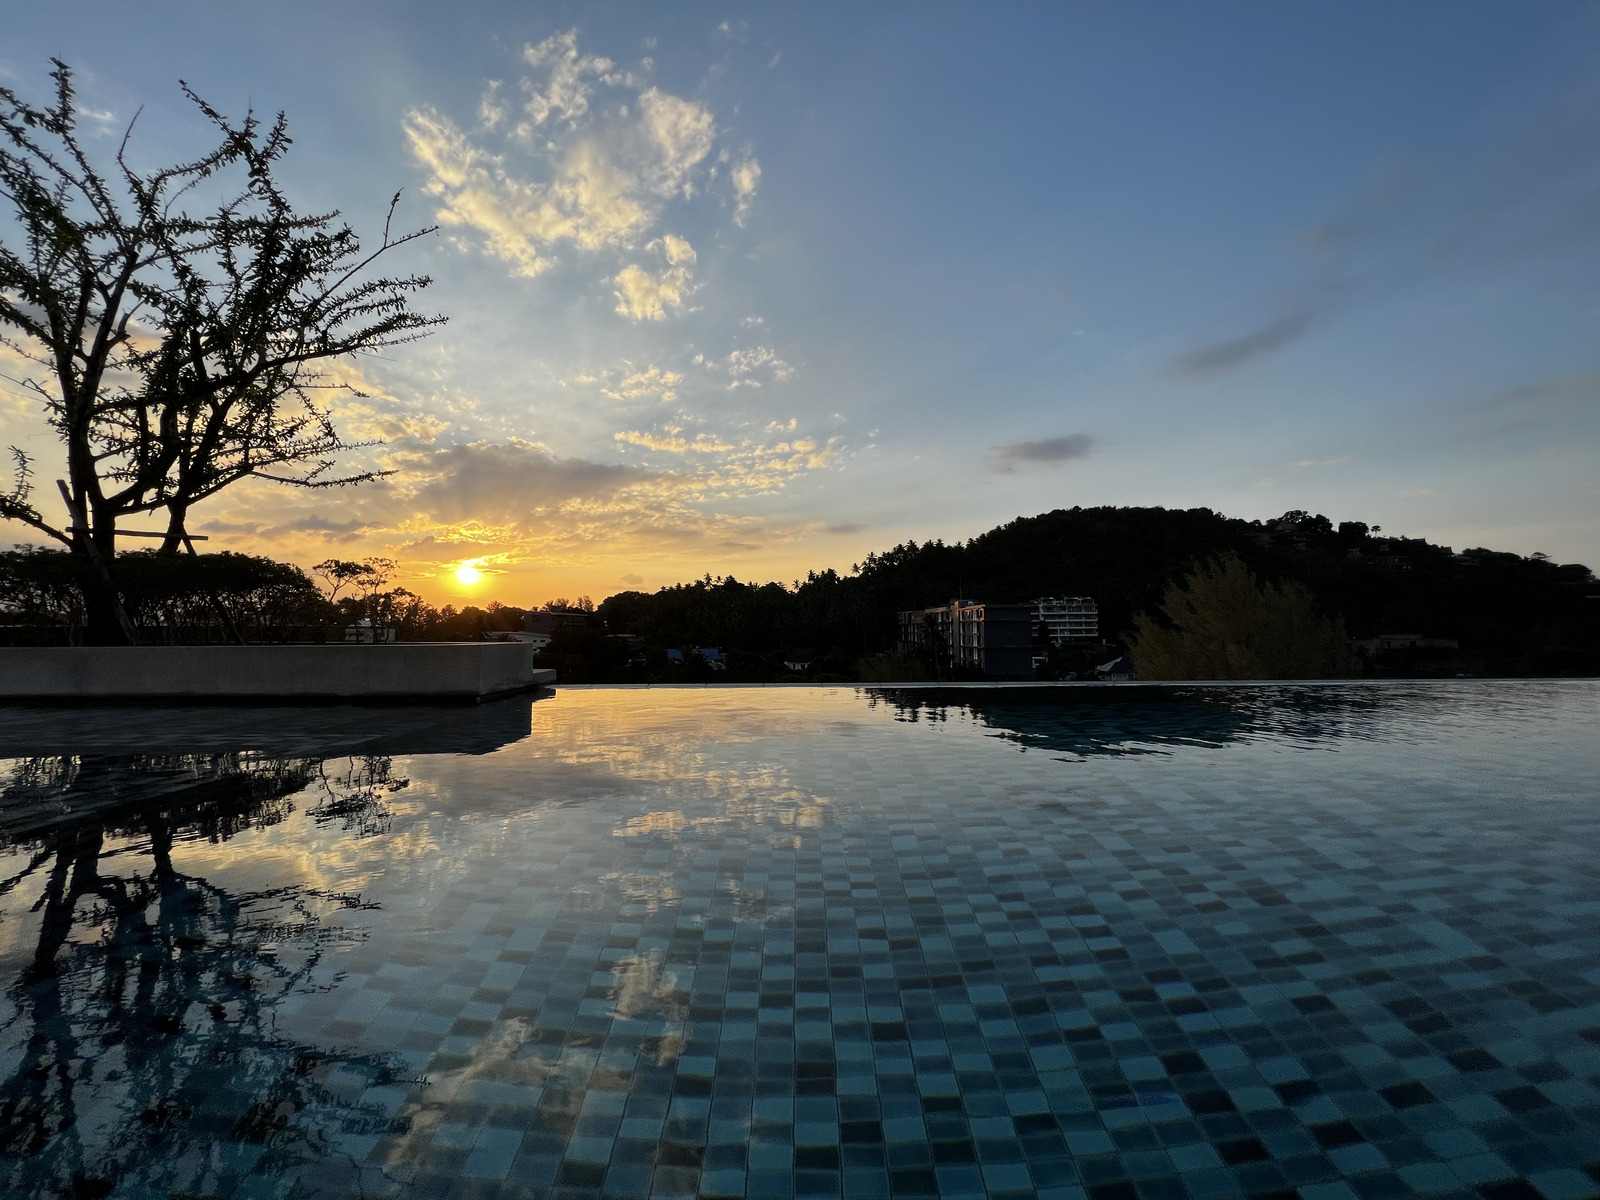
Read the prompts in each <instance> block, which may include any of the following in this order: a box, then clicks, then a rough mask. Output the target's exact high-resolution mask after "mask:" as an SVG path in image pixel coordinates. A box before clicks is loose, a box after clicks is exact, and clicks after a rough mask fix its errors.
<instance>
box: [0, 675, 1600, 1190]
mask: <svg viewBox="0 0 1600 1200" xmlns="http://www.w3.org/2000/svg"><path fill="white" fill-rule="evenodd" d="M1597 734H1600V685H1597V684H1596V683H1594V682H1587V681H1578V682H1531V683H1479V682H1457V683H1438V684H1348V685H1337V686H1334V685H1326V686H1278V687H1173V688H1144V687H1137V688H1114V689H1113V688H1039V689H994V688H962V689H898V690H897V689H884V688H874V689H867V688H850V687H841V688H770V689H760V688H742V689H741V688H723V689H718V688H710V689H659V688H658V689H627V688H593V689H583V688H579V689H562V690H560V691H558V692H555V693H546V694H544V695H542V696H540V697H536V698H530V697H524V698H521V699H516V700H510V701H503V702H500V703H497V704H493V705H485V706H481V707H477V708H466V709H451V710H440V709H423V708H396V709H360V708H328V709H311V708H307V709H278V710H249V709H188V710H184V709H172V710H159V709H122V710H115V709H29V710H16V709H13V710H7V711H5V712H3V713H0V754H3V755H7V756H10V757H8V758H6V759H4V760H3V762H0V788H3V791H0V835H3V836H0V888H3V889H4V890H3V893H0V985H3V986H4V989H5V990H4V993H3V999H0V1172H3V1174H0V1179H4V1180H5V1181H6V1186H7V1188H8V1192H7V1194H16V1195H24V1196H27V1195H39V1196H61V1195H66V1196H71V1195H79V1196H94V1197H102V1196H112V1197H144V1196H162V1197H165V1196H169V1195H180V1196H240V1197H256V1196H262V1197H282V1196H290V1195H313V1196H358V1195H369V1196H406V1197H412V1196H415V1197H433V1196H441V1197H442V1196H450V1197H458V1196H459V1197H500V1196H522V1195H532V1196H543V1195H550V1196H571V1197H580V1196H582V1197H594V1196H600V1195H616V1196H645V1195H681V1196H694V1195H716V1196H723V1195H728V1196H732V1195H752V1196H774V1197H777V1196H792V1195H793V1196H810V1195H818V1196H822V1195H830V1196H839V1195H843V1196H890V1195H894V1196H900V1195H907V1196H930V1195H944V1196H974V1197H976V1196H989V1197H1009V1196H1018V1197H1020V1196H1025V1195H1034V1194H1038V1195H1045V1196H1056V1197H1063V1198H1065V1197H1073V1198H1077V1197H1085V1196H1087V1197H1092V1198H1094V1200H1120V1198H1122V1197H1130V1198H1131V1197H1135V1196H1139V1197H1149V1198H1155V1197H1169V1196H1170V1197H1180V1196H1195V1197H1212V1196H1216V1197H1225V1196H1268V1195H1270V1196H1287V1195H1292V1194H1296V1193H1297V1194H1299V1195H1301V1196H1304V1197H1308V1198H1312V1200H1335V1198H1340V1197H1352V1196H1359V1197H1384V1196H1399V1195H1407V1194H1434V1195H1456V1196H1480V1195H1481V1196H1486V1197H1489V1198H1491V1200H1516V1198H1519V1197H1524V1196H1526V1197H1535V1196H1542V1197H1545V1198H1546V1200H1571V1198H1576V1197H1581V1196H1592V1195H1596V1194H1600V848H1597V834H1600V782H1597V780H1600V770H1597V768H1600V736H1597Z"/></svg>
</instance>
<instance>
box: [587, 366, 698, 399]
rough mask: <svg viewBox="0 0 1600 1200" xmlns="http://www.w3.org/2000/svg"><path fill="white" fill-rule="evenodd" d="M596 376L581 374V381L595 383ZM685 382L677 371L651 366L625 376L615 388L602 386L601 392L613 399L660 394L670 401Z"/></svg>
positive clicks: (676, 396)
mask: <svg viewBox="0 0 1600 1200" xmlns="http://www.w3.org/2000/svg"><path fill="white" fill-rule="evenodd" d="M597 381H598V380H597V377H595V376H592V375H591V376H579V377H578V382H579V383H595V382H597ZM682 382H683V376H682V375H681V374H679V373H678V372H677V371H663V370H662V369H661V368H660V367H657V366H654V365H652V366H650V367H647V368H646V369H645V370H643V371H635V372H634V373H633V374H632V375H627V376H624V377H623V380H622V382H621V383H619V384H617V386H616V387H615V388H601V389H600V394H601V395H603V396H609V397H611V399H613V400H638V399H639V398H641V397H643V396H659V397H660V398H661V399H662V400H664V401H667V402H668V403H670V402H672V401H673V400H676V399H677V398H678V393H677V391H676V390H675V389H676V388H677V386H678V385H679V384H680V383H682Z"/></svg>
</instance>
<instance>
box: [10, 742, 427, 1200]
mask: <svg viewBox="0 0 1600 1200" xmlns="http://www.w3.org/2000/svg"><path fill="white" fill-rule="evenodd" d="M398 786H403V781H400V780H393V779H391V777H390V767H389V760H388V759H386V758H361V759H352V760H349V764H348V766H347V767H346V768H345V769H342V770H338V771H329V770H327V769H325V766H324V760H322V759H319V758H273V757H264V756H259V755H249V754H240V753H232V754H189V755H181V754H175V755H148V756H118V757H95V756H55V757H46V758H31V759H23V760H17V761H16V762H15V763H14V770H13V772H12V774H11V777H10V779H9V780H8V781H7V782H6V783H5V784H4V786H3V787H0V854H8V855H9V856H10V858H11V862H12V864H13V865H11V866H9V867H6V868H5V870H6V871H7V872H8V876H7V877H6V878H4V879H3V880H0V897H3V899H0V903H3V904H4V905H5V908H4V910H3V913H4V915H3V923H0V945H4V944H5V943H9V945H10V956H11V958H12V961H13V962H14V963H15V967H16V974H15V977H14V978H13V980H12V982H11V983H10V985H9V987H8V988H7V990H6V992H5V1003H4V1008H5V1010H6V1011H5V1013H4V1021H3V1023H0V1056H3V1057H0V1062H4V1063H5V1064H7V1065H8V1067H9V1070H8V1071H7V1073H6V1075H5V1077H4V1079H3V1081H0V1180H3V1184H0V1191H4V1193H5V1194H6V1195H8V1196H10V1195H16V1196H50V1197H56V1196H72V1197H101V1196H109V1195H111V1194H112V1193H113V1191H116V1192H117V1194H119V1195H121V1194H130V1195H143V1194H155V1195H161V1196H166V1195H169V1194H177V1195H225V1194H231V1193H232V1192H233V1191H234V1190H235V1189H236V1188H237V1187H238V1186H239V1184H240V1183H241V1181H242V1180H244V1179H245V1178H246V1177H248V1176H250V1175H253V1174H256V1175H268V1176H276V1177H280V1178H281V1177H282V1176H284V1175H285V1174H292V1173H295V1172H296V1171H297V1170H298V1169H300V1168H302V1167H303V1166H304V1165H305V1164H306V1163H308V1162H310V1161H313V1160H319V1159H321V1160H323V1161H325V1162H328V1163H329V1164H330V1165H331V1164H332V1163H333V1162H336V1161H337V1155H336V1152H337V1150H338V1148H339V1138H340V1137H341V1136H357V1137H359V1136H362V1135H373V1134H377V1133H380V1132H382V1131H383V1130H385V1129H387V1128H388V1124H389V1122H388V1119H387V1115H386V1114H387V1110H386V1109H385V1108H382V1107H380V1106H379V1105H377V1104H375V1103H373V1102H371V1101H370V1100H366V1099H363V1093H365V1092H366V1091H367V1089H369V1088H371V1087H374V1086H384V1085H388V1084H394V1083H398V1082H400V1078H401V1076H400V1072H401V1068H400V1067H399V1065H398V1064H397V1063H395V1062H392V1061H390V1060H389V1059H387V1058H386V1057H383V1056H369V1055H358V1054H351V1053H344V1052H338V1051H333V1050H327V1049H322V1048H319V1047H316V1046H311V1045H306V1044H302V1043H300V1042H297V1041H295V1040H294V1039H293V1038H292V1037H289V1036H287V1035H285V1034H284V1033H283V1032H282V1031H281V1030H280V1029H279V1028H278V1024H277V1021H276V1017H277V1015H278V1012H279V1009H280V1007H281V1006H282V1005H283V1004H284V1002H285V1001H286V1000H287V999H289V998H290V997H293V996H297V995H303V994H305V993H307V992H311V991H315V990H319V989H325V988H328V987H331V986H333V985H334V984H335V983H336V981H337V975H336V973H334V972H333V971H332V970H330V969H329V967H328V965H327V961H326V958H327V955H328V952H329V950H330V949H332V948H333V947H336V946H338V945H340V944H341V943H346V942H349V941H352V940H359V939H360V938H361V936H362V934H361V933H360V932H359V930H356V929H352V928H350V927H348V926H346V925H344V924H342V923H338V922H330V921H329V920H328V918H329V916H330V915H332V914H334V913H337V912H340V911H343V910H349V909H354V908H361V907H364V905H363V903H362V901H361V899H360V897H359V896H355V895H345V894H338V893H334V892H329V891H326V890H319V889H317V888H314V887H309V886H296V885H289V886H283V887H274V888H269V889H266V890H261V891H237V892H230V891H228V890H226V889H224V888H222V887H218V886H216V885H214V884H212V883H210V882H209V881H207V880H206V879H203V878H200V877H198V876H196V875H191V874H186V873H185V872H183V871H181V870H179V869H178V866H177V865H176V864H175V863H174V859H173V849H174V845H175V844H179V843H181V842H183V841H185V840H188V839H194V838H203V839H207V840H210V841H215V842H221V841H226V840H227V839H229V838H231V837H234V836H235V835H237V834H239V833H241V832H242V831H245V830H248V829H257V828H263V827H266V826H270V825H273V824H276V823H278V822H280V821H282V820H284V819H285V818H286V817H287V816H288V815H289V814H290V813H291V812H293V811H294V805H295V803H296V800H295V799H294V798H295V797H298V795H299V794H300V793H302V792H304V791H305V790H306V789H307V788H308V787H310V788H311V789H312V795H313V796H317V795H318V793H319V792H320V793H321V794H320V796H318V802H317V803H316V805H315V807H313V808H311V809H310V810H309V811H308V814H307V815H309V816H311V817H312V818H313V819H315V820H318V821H321V822H342V823H343V828H344V829H345V830H348V831H349V832H351V833H353V834H355V835H357V836H360V835H362V834H370V833H374V832H381V831H382V830H383V829H385V828H386V827H387V819H388V816H387V812H386V810H385V808H384V804H383V799H382V798H383V795H384V793H385V792H386V791H389V790H392V789H394V788H395V787H398ZM29 897H32V900H31V903H29ZM29 945H31V951H32V952H31V955H30V954H29V953H28V946H29ZM344 1166H345V1169H346V1170H355V1169H356V1168H355V1166H354V1164H353V1163H352V1162H351V1160H350V1159H349V1157H348V1156H345V1159H344ZM321 1174H322V1173H321V1172H319V1177H320V1176H321ZM338 1175H339V1173H338V1172H334V1173H332V1174H331V1175H329V1176H328V1180H327V1181H331V1180H332V1179H333V1178H336V1177H338Z"/></svg>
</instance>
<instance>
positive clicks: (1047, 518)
mask: <svg viewBox="0 0 1600 1200" xmlns="http://www.w3.org/2000/svg"><path fill="white" fill-rule="evenodd" d="M1230 552H1231V553H1234V554H1237V555H1238V556H1239V557H1240V558H1241V559H1243V560H1244V561H1245V563H1246V564H1248V566H1249V567H1250V568H1251V569H1252V570H1253V571H1254V572H1255V573H1256V574H1257V575H1259V576H1260V577H1262V578H1263V579H1267V580H1272V581H1287V580H1293V581H1297V582H1299V583H1302V584H1304V585H1305V586H1306V587H1308V588H1309V589H1310V590H1311V592H1312V593H1313V595H1314V596H1315V597H1316V599H1317V602H1318V603H1319V604H1320V605H1321V606H1322V607H1323V608H1324V609H1325V610H1326V611H1327V613H1328V614H1329V615H1330V616H1338V617H1342V618H1343V619H1344V622H1345V625H1346V628H1347V629H1348V631H1349V634H1350V636H1351V637H1352V638H1356V639H1362V638H1369V637H1373V636H1376V635H1378V634H1388V633H1415V634H1421V635H1424V636H1427V637H1431V638H1450V639H1456V640H1458V641H1459V642H1460V650H1459V652H1448V653H1447V652H1442V651H1432V652H1429V653H1426V654H1417V655H1411V656H1406V655H1399V656H1391V657H1390V658H1389V659H1388V660H1387V661H1386V662H1384V663H1379V664H1374V665H1373V666H1372V667H1371V668H1369V669H1371V670H1374V671H1377V672H1379V673H1398V674H1417V673H1421V674H1457V673H1462V674H1488V675H1517V674H1535V675H1544V674H1594V673H1600V598H1591V597H1597V596H1600V585H1597V584H1596V581H1595V578H1594V576H1593V575H1592V573H1591V572H1590V571H1589V569H1588V568H1587V567H1585V566H1582V565H1578V564H1566V565H1562V564H1557V563H1555V562H1553V561H1551V560H1549V559H1547V558H1546V557H1544V556H1543V555H1540V554H1534V555H1532V556H1529V557H1523V556H1520V555H1516V554H1507V553H1498V552H1493V551H1488V550H1466V551H1462V552H1453V551H1452V549H1451V548H1450V547H1446V546H1436V545H1432V544H1430V543H1429V542H1427V541H1424V540H1422V539H1416V538H1405V537H1391V536H1387V535H1385V534H1383V533H1382V532H1381V531H1378V530H1374V529H1370V528H1368V527H1367V526H1366V525H1364V524H1361V523H1360V522H1344V523H1341V524H1339V525H1337V526H1335V525H1334V524H1333V522H1331V521H1330V520H1329V519H1328V518H1326V517H1323V516H1317V515H1311V514H1308V513H1303V512H1291V513H1286V514H1285V515H1284V516H1283V517H1280V518H1278V519H1276V520H1272V521H1267V522H1261V521H1244V520H1239V519H1236V518H1230V517H1225V516H1222V515H1220V514H1218V513H1214V512H1212V511H1211V510H1209V509H1204V508H1196V509H1183V510H1177V509H1163V508H1109V507H1107V508H1074V509H1060V510H1057V511H1055V512H1049V513H1043V514H1041V515H1039V516H1036V517H1022V518H1018V519H1017V520H1015V521H1012V522H1010V523H1009V524H1006V525H1002V526H999V527H998V528H995V529H992V530H990V531H989V532H987V533H985V534H983V535H981V536H980V537H977V538H974V539H972V540H971V541H968V542H965V543H948V544H947V543H944V542H941V541H933V542H926V543H923V544H921V545H918V544H917V543H915V542H908V543H905V544H903V545H899V546H895V547H894V548H892V549H890V550H887V551H885V552H884V553H882V554H871V555H868V557H867V559H866V561H865V562H862V563H859V564H856V566H855V568H854V570H853V571H852V573H851V574H848V575H841V574H839V573H837V572H835V571H832V570H829V571H824V572H821V573H812V574H811V575H810V576H809V577H808V578H807V579H805V580H804V581H802V582H801V583H800V585H799V586H798V587H793V586H791V587H784V586H782V585H780V584H776V583H769V584H765V585H758V584H751V583H741V582H738V581H736V580H733V579H711V578H709V577H708V578H705V579H702V580H699V581H698V582H695V583H689V584H680V585H678V586H675V587H669V588H663V589H662V590H660V591H658V592H655V593H653V594H646V593H642V592H622V593H619V594H617V595H614V596H612V597H610V598H609V599H607V600H606V601H605V602H604V603H603V604H601V605H600V608H599V617H600V619H601V621H603V623H604V627H603V630H602V629H601V628H600V627H599V626H596V627H595V628H592V629H590V630H587V631H577V630H572V631H567V632H566V634H565V636H564V637H563V638H562V639H561V640H560V641H559V642H558V644H557V645H555V646H553V647H552V655H551V661H552V662H554V663H556V665H558V666H559V667H561V668H564V669H565V670H566V671H567V672H568V674H569V677H571V675H572V674H574V673H577V672H580V671H581V672H582V673H584V674H585V675H586V676H589V677H593V678H613V677H621V675H622V674H624V673H629V672H627V671H626V670H625V669H626V667H627V663H628V661H629V660H630V659H633V660H634V666H633V668H632V672H631V673H633V674H639V673H641V672H642V673H644V674H646V675H649V676H650V677H660V676H661V674H662V672H663V671H665V672H667V673H668V675H671V673H672V672H673V671H675V670H676V669H677V668H675V667H669V666H668V664H667V659H666V654H665V651H666V649H667V648H683V649H688V648H690V647H695V646H715V647H718V648H720V649H722V650H724V651H725V652H727V654H728V660H729V662H728V671H727V673H726V674H725V675H724V674H721V673H719V675H718V677H720V678H773V677H782V676H784V674H785V672H784V670H783V668H782V656H783V655H784V653H785V651H790V650H793V649H795V648H807V649H811V650H814V651H815V661H814V664H813V667H812V669H811V672H810V674H811V675H812V676H816V675H819V674H820V675H827V676H835V677H841V678H854V677H855V674H856V672H858V671H859V670H860V669H861V666H862V664H863V663H864V662H865V661H867V660H870V659H871V658H872V656H874V655H877V654H881V653H884V652H886V651H889V650H891V649H892V648H893V643H894V637H895V613H896V612H897V611H898V610H901V609H908V608H918V607H923V606H926V605H931V604H937V603H941V602H944V601H948V600H949V599H951V598H952V597H955V596H961V597H963V598H967V599H973V600H984V601H991V602H998V601H1021V600H1032V599H1034V598H1035V597H1038V596H1053V595H1087V596H1093V597H1094V598H1095V600H1096V601H1098V603H1099V606H1100V614H1101V631H1102V634H1103V635H1104V637H1105V638H1106V640H1107V641H1108V642H1109V643H1112V644H1113V646H1116V645H1117V644H1119V643H1120V639H1121V638H1122V636H1123V635H1124V634H1125V633H1126V632H1127V631H1129V630H1130V629H1131V628H1132V627H1133V623H1134V618H1135V617H1136V615H1137V614H1138V613H1140V612H1143V611H1148V610H1153V609H1155V607H1156V606H1157V604H1158V603H1159V601H1160V599H1161V596H1162V593H1163V591H1164V589H1165V588H1166V586H1167V584H1168V583H1169V582H1171V581H1173V580H1174V579H1178V578H1181V577H1182V576H1183V575H1185V574H1186V573H1187V572H1188V571H1189V570H1190V568H1191V567H1192V566H1193V565H1194V564H1196V563H1198V562H1201V561H1204V560H1207V559H1211V558H1215V557H1218V556H1220V555H1224V554H1227V553H1230ZM605 635H635V637H634V639H633V646H632V648H630V647H629V646H628V645H626V644H624V643H623V642H622V641H621V639H619V638H616V637H615V636H613V637H612V638H611V643H610V644H609V645H607V644H604V642H605ZM641 656H642V657H643V658H644V660H645V661H644V663H643V665H642V666H641V664H640V663H639V661H638V659H639V658H640V657H641ZM693 669H694V667H693V664H691V665H690V666H689V667H687V668H685V670H686V671H689V672H691V673H692V671H693Z"/></svg>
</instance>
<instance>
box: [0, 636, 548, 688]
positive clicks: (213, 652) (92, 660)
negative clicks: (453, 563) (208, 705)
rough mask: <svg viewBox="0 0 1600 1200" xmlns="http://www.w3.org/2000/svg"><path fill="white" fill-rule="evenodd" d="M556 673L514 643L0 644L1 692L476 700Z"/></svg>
mask: <svg viewBox="0 0 1600 1200" xmlns="http://www.w3.org/2000/svg"><path fill="white" fill-rule="evenodd" d="M554 682H555V672H554V671H535V670H534V669H533V647H532V646H529V645H526V644H521V643H517V642H402V643H400V644H398V645H385V646H364V645H320V646H319V645H307V646H72V647H67V646H17V647H0V700H96V699H126V700H143V699H194V700H201V699H215V700H240V699H248V698H259V699H277V700H310V699H341V700H343V699H439V700H477V699H481V698H483V697H485V696H493V695H498V694H503V693H506V692H510V691H517V690H519V689H522V688H527V687H533V686H537V685H542V684H549V683H554Z"/></svg>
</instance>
